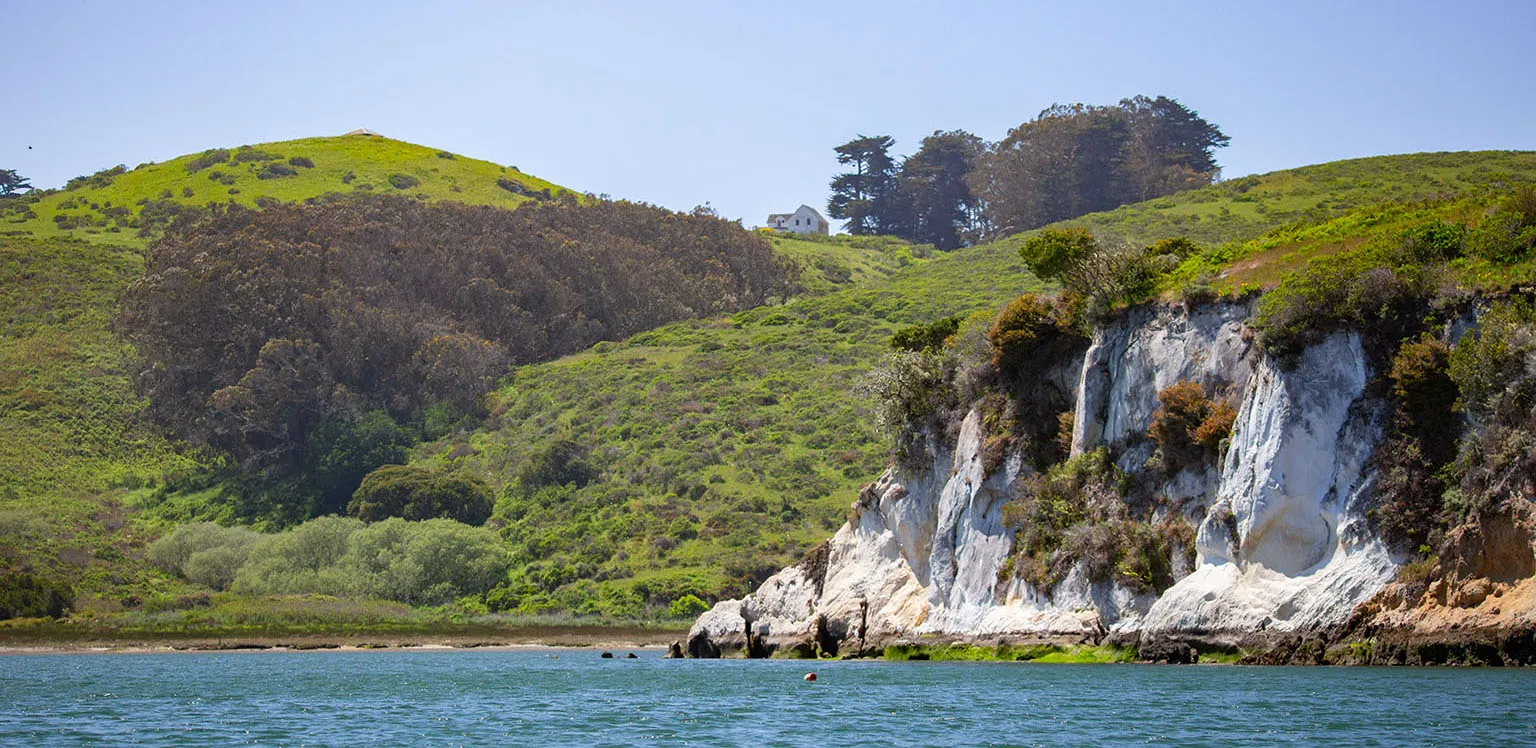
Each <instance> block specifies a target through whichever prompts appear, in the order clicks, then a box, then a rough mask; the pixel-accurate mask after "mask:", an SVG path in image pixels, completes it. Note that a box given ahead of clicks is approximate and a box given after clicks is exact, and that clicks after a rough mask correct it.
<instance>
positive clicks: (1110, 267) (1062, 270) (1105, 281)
mask: <svg viewBox="0 0 1536 748" xmlns="http://www.w3.org/2000/svg"><path fill="white" fill-rule="evenodd" d="M1169 248H1170V249H1172V250H1178V249H1180V248H1181V246H1172V245H1170V247H1169ZM1019 256H1020V257H1022V258H1023V259H1024V263H1025V264H1026V265H1028V266H1029V270H1030V272H1032V273H1034V274H1035V275H1037V276H1039V277H1040V278H1043V279H1045V280H1052V281H1057V282H1059V283H1061V285H1062V286H1063V287H1064V288H1065V289H1066V290H1067V291H1068V292H1070V293H1072V294H1075V295H1078V296H1081V297H1082V298H1083V299H1084V300H1085V301H1086V310H1087V311H1088V313H1089V314H1092V315H1099V314H1104V313H1107V312H1109V311H1111V310H1113V309H1114V308H1115V307H1116V306H1118V305H1120V304H1134V303H1137V302H1140V301H1143V300H1145V299H1146V298H1147V297H1148V296H1149V295H1150V294H1151V293H1152V291H1153V290H1154V289H1155V287H1156V285H1157V274H1158V269H1157V267H1155V263H1153V262H1151V258H1150V256H1149V254H1148V250H1147V249H1143V248H1139V247H1133V246H1131V245H1128V244H1119V243H1108V242H1101V241H1100V240H1099V239H1098V238H1097V237H1095V236H1094V235H1093V234H1091V233H1089V232H1088V230H1087V229H1084V228H1082V227H1077V226H1075V227H1071V228H1065V229H1044V230H1042V231H1041V232H1040V233H1038V234H1036V235H1034V236H1032V237H1030V238H1029V239H1028V240H1027V241H1025V242H1024V245H1023V246H1022V247H1020V248H1019Z"/></svg>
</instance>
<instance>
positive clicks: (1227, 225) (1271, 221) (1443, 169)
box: [1005, 151, 1536, 245]
mask: <svg viewBox="0 0 1536 748" xmlns="http://www.w3.org/2000/svg"><path fill="white" fill-rule="evenodd" d="M1516 182H1527V183H1529V182H1536V152H1531V151H1460V152H1454V153H1413V154H1404V155H1397V156H1374V157H1371V158H1358V159H1350V160H1346V161H1332V162H1329V163H1326V164H1317V165H1314V166H1303V167H1301V168H1298V169H1286V170H1284V171H1276V172H1271V173H1268V174H1261V175H1255V176H1249V177H1242V178H1239V179H1232V180H1229V181H1226V182H1222V183H1219V184H1215V185H1212V186H1210V187H1205V188H1202V189H1198V190H1191V191H1189V192H1181V193H1177V194H1174V195H1169V196H1167V197H1163V198H1158V199H1156V200H1149V201H1146V202H1142V203H1136V204H1134V205H1126V206H1121V207H1119V208H1116V209H1115V210H1109V211H1104V212H1102V213H1094V214H1092V215H1089V216H1084V217H1082V218H1079V219H1074V220H1070V221H1063V222H1062V224H1067V225H1082V226H1086V227H1088V229H1089V230H1091V231H1093V232H1094V233H1095V234H1105V235H1109V236H1116V237H1120V238H1123V239H1127V240H1130V241H1135V242H1150V241H1152V240H1155V239H1160V238H1163V237H1169V236H1187V237H1189V238H1191V239H1194V240H1195V241H1197V242H1200V243H1201V244H1208V245H1214V244H1223V243H1226V242H1230V241H1233V240H1238V239H1248V238H1252V237H1256V236H1259V235H1261V234H1264V233H1265V232H1267V231H1269V230H1271V229H1273V228H1276V227H1279V226H1283V225H1285V224H1289V223H1295V222H1297V221H1310V222H1316V221H1320V220H1325V219H1328V218H1333V217H1336V216H1339V215H1342V214H1344V213H1347V212H1349V211H1350V210H1352V209H1354V208H1359V207H1364V206H1369V205H1375V204H1378V203H1382V202H1389V201H1391V202H1415V201H1419V200H1423V199H1426V198H1432V197H1437V196H1440V195H1446V194H1457V193H1463V192H1467V191H1473V190H1483V189H1488V188H1494V189H1499V188H1502V187H1503V186H1506V185H1509V184H1513V183H1516ZM1023 238H1024V237H1016V238H1015V239H1014V240H1013V241H1010V242H1005V243H1007V244H1010V245H1015V244H1016V243H1017V242H1021V241H1022V240H1023Z"/></svg>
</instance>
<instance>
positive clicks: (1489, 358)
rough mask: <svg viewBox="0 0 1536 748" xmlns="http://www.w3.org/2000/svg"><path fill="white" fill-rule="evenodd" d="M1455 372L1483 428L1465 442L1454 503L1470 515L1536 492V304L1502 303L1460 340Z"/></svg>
mask: <svg viewBox="0 0 1536 748" xmlns="http://www.w3.org/2000/svg"><path fill="white" fill-rule="evenodd" d="M1449 369H1450V377H1451V379H1452V380H1454V381H1455V382H1456V385H1457V387H1458V388H1459V390H1460V394H1461V400H1460V402H1461V404H1462V405H1463V406H1464V407H1465V408H1466V409H1467V410H1468V411H1469V412H1470V413H1471V414H1472V415H1473V416H1474V425H1475V427H1476V430H1475V431H1474V432H1473V433H1472V434H1470V435H1468V437H1467V438H1465V439H1463V440H1462V442H1461V446H1460V450H1459V453H1458V455H1457V458H1456V470H1457V471H1458V472H1459V473H1460V481H1459V483H1458V485H1457V486H1456V487H1455V488H1454V489H1453V490H1452V491H1451V492H1449V494H1448V495H1447V503H1448V504H1450V505H1451V507H1450V508H1451V509H1453V510H1454V511H1455V513H1456V514H1457V515H1458V516H1459V517H1465V516H1468V515H1470V514H1472V513H1475V512H1480V511H1486V510H1491V509H1497V508H1498V506H1499V505H1500V503H1501V502H1502V501H1503V500H1504V499H1505V498H1507V497H1510V496H1516V495H1523V496H1527V497H1529V496H1536V304H1533V303H1532V302H1531V300H1529V299H1524V298H1513V299H1509V300H1505V301H1502V302H1500V303H1498V304H1495V305H1494V306H1493V307H1491V308H1490V309H1489V310H1488V311H1487V312H1486V313H1485V314H1483V315H1482V318H1481V319H1480V320H1479V329H1478V331H1477V333H1476V334H1475V335H1467V336H1465V337H1463V338H1462V339H1461V341H1460V342H1459V343H1457V345H1456V348H1455V350H1454V351H1452V353H1451V356H1450V365H1449Z"/></svg>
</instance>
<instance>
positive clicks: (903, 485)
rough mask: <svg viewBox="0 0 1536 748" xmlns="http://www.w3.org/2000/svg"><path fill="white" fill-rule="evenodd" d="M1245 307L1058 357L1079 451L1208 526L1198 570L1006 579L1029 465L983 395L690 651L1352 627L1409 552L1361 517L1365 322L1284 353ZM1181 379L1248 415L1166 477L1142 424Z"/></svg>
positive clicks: (1163, 639) (1231, 642) (1214, 635)
mask: <svg viewBox="0 0 1536 748" xmlns="http://www.w3.org/2000/svg"><path fill="white" fill-rule="evenodd" d="M1251 311H1252V310H1251V307H1250V306H1249V305H1248V304H1246V303H1226V304H1215V305H1210V306H1207V307H1204V308H1201V309H1198V310H1196V311H1193V312H1189V311H1185V310H1182V309H1176V308H1149V309H1139V310H1135V311H1133V312H1132V313H1131V314H1129V315H1127V316H1126V317H1125V318H1124V319H1122V320H1121V321H1120V322H1118V323H1116V324H1114V325H1111V326H1109V327H1106V328H1103V329H1101V330H1099V331H1098V332H1097V333H1096V334H1095V336H1094V340H1093V343H1092V345H1091V346H1090V347H1089V349H1088V351H1087V353H1086V354H1085V355H1084V356H1083V359H1082V361H1081V363H1080V364H1078V363H1076V362H1069V363H1068V364H1066V365H1064V366H1063V367H1062V368H1061V369H1060V370H1059V371H1057V372H1055V375H1057V376H1062V375H1063V372H1066V373H1067V375H1071V374H1075V375H1076V376H1075V377H1074V379H1075V380H1076V386H1075V403H1076V408H1075V418H1074V430H1073V435H1072V452H1073V453H1074V454H1081V453H1083V452H1085V451H1089V450H1093V449H1096V448H1099V447H1101V446H1102V447H1107V448H1108V449H1109V450H1110V454H1111V455H1112V456H1113V458H1114V460H1115V462H1116V464H1117V465H1118V466H1119V467H1120V469H1121V470H1123V471H1124V472H1125V473H1126V474H1128V475H1130V476H1131V478H1132V482H1133V483H1134V484H1135V485H1136V486H1138V488H1137V489H1136V490H1137V492H1138V494H1139V496H1140V500H1151V501H1153V502H1154V503H1155V505H1156V506H1157V507H1159V508H1158V510H1157V511H1158V512H1160V513H1162V514H1164V515H1166V514H1168V513H1181V514H1183V516H1185V517H1186V518H1188V520H1189V521H1191V522H1192V523H1193V524H1196V525H1197V526H1198V533H1197V536H1196V546H1197V547H1196V549H1195V550H1196V553H1195V563H1194V565H1193V568H1189V565H1188V564H1184V563H1181V560H1182V558H1183V554H1181V553H1175V554H1174V575H1175V576H1176V577H1177V578H1178V581H1177V582H1176V583H1175V584H1173V586H1172V587H1171V588H1168V589H1166V590H1165V591H1163V593H1162V594H1161V595H1159V594H1157V593H1155V592H1153V591H1150V590H1144V591H1139V592H1138V591H1136V590H1133V589H1132V588H1130V587H1128V586H1126V585H1125V584H1123V583H1121V582H1120V581H1117V578H1116V577H1113V576H1111V577H1110V578H1108V579H1101V580H1098V581H1094V580H1091V579H1090V578H1089V575H1088V572H1087V570H1086V567H1085V566H1084V564H1082V563H1079V564H1078V565H1077V566H1075V567H1074V568H1072V569H1071V571H1070V572H1069V573H1067V574H1066V576H1065V578H1063V579H1062V581H1060V582H1059V583H1057V584H1055V585H1054V586H1052V587H1051V588H1049V589H1037V588H1035V587H1034V586H1032V585H1031V584H1029V583H1027V582H1026V581H1024V580H1023V579H1021V578H1018V577H1017V576H1015V575H1013V574H1012V573H1011V571H1010V570H1009V568H1008V559H1009V558H1010V555H1011V554H1012V553H1013V551H1014V533H1013V532H1012V530H1011V529H1010V528H1007V527H1005V525H1004V522H1003V506H1004V505H1005V504H1007V503H1008V502H1009V501H1010V500H1012V499H1013V498H1014V496H1013V491H1012V487H1013V485H1014V482H1015V480H1016V479H1018V478H1019V477H1020V475H1021V473H1028V472H1029V470H1030V469H1029V468H1028V467H1027V466H1025V465H1024V464H1023V461H1022V459H1020V458H1019V457H1018V456H1014V457H1011V458H1009V459H1008V460H1007V461H1006V463H1005V465H1004V466H1003V467H1002V468H1001V469H998V470H995V471H993V472H991V473H988V472H987V471H986V470H985V468H984V464H983V459H982V456H981V452H982V446H983V442H984V440H985V435H984V434H983V429H982V425H981V418H980V416H979V414H978V413H977V412H974V411H973V412H971V413H970V414H969V415H968V416H967V417H966V418H965V420H964V422H963V423H962V425H961V428H960V431H959V437H958V439H956V441H955V443H954V444H940V443H937V439H936V438H935V437H934V436H932V435H931V434H930V435H929V436H928V439H929V442H930V450H929V453H930V454H931V455H933V459H932V460H931V462H928V463H925V464H923V465H920V466H916V467H901V466H896V467H892V468H891V469H889V470H888V471H887V472H886V473H885V475H883V476H882V477H881V478H880V480H878V481H877V482H876V483H874V484H871V485H870V486H868V487H867V488H866V489H865V490H864V491H863V492H862V493H861V495H860V497H859V499H858V501H857V502H856V503H855V504H854V506H853V508H852V511H851V513H850V519H849V522H848V523H847V524H846V525H844V526H843V527H842V528H841V529H840V530H839V531H838V532H837V534H836V536H834V537H833V538H832V539H831V540H830V541H829V543H828V545H827V546H826V547H825V548H824V549H821V550H820V551H818V552H817V553H813V554H812V555H811V556H809V557H808V559H807V560H806V561H803V562H802V563H800V564H798V565H796V566H794V567H791V568H789V569H785V570H784V571H782V572H780V573H779V574H777V575H775V576H774V577H772V578H770V579H769V580H768V581H767V582H765V583H764V584H763V585H762V586H761V587H760V588H759V589H758V590H757V591H756V592H755V593H754V594H753V595H751V596H749V597H748V598H747V599H745V600H740V601H725V602H722V603H720V604H718V605H717V606H715V608H714V609H712V610H710V611H709V612H707V613H705V614H704V615H703V616H702V617H701V618H700V619H699V621H698V622H697V623H696V624H695V626H694V629H693V631H692V632H691V634H690V640H691V642H690V644H691V646H690V649H691V650H692V651H693V654H695V656H711V655H713V654H717V653H719V652H720V651H721V650H725V651H729V650H732V649H738V648H751V649H753V650H754V651H755V653H757V654H766V653H771V652H775V651H777V652H783V651H786V650H789V649H796V648H798V649H800V650H801V651H802V652H803V653H810V652H814V651H819V652H822V653H833V652H841V653H847V652H849V651H852V650H858V651H866V652H868V651H875V650H878V649H880V648H882V647H884V646H886V645H888V644H892V643H897V642H902V641H909V640H917V639H922V640H923V641H945V640H964V641H971V642H976V643H997V642H1004V641H1006V642H1011V643H1025V642H1051V643H1098V642H1100V641H1103V640H1105V639H1106V638H1109V639H1111V640H1112V641H1118V642H1135V643H1140V644H1142V645H1143V646H1144V647H1150V648H1156V647H1160V646H1168V645H1170V644H1171V645H1173V646H1188V645H1189V644H1195V645H1196V646H1201V647H1209V646H1213V645H1214V646H1221V647H1230V646H1238V645H1248V644H1250V643H1251V642H1252V641H1253V640H1254V639H1255V637H1260V638H1262V637H1266V636H1276V635H1292V634H1295V633H1297V632H1317V631H1323V630H1328V629H1333V628H1337V627H1339V626H1341V625H1343V624H1344V623H1345V622H1346V620H1347V619H1348V618H1349V616H1350V613H1351V611H1353V610H1354V609H1355V608H1356V607H1357V606H1358V605H1359V604H1361V603H1362V602H1364V601H1366V600H1368V599H1370V598H1371V597H1372V596H1374V595H1376V594H1378V593H1379V592H1380V591H1381V590H1382V589H1383V587H1384V586H1385V585H1387V584H1388V582H1390V581H1391V580H1392V579H1393V578H1394V576H1395V575H1396V573H1397V570H1398V565H1399V560H1398V559H1394V557H1393V556H1392V554H1391V553H1389V552H1388V550H1387V549H1386V547H1385V546H1384V545H1382V543H1381V542H1380V541H1379V540H1376V539H1375V538H1374V537H1373V536H1372V535H1371V533H1370V532H1369V530H1368V528H1367V526H1366V523H1365V520H1364V517H1365V509H1366V508H1367V505H1368V502H1369V500H1370V492H1371V486H1372V483H1373V475H1372V471H1371V468H1370V463H1369V457H1370V455H1371V453H1372V451H1373V450H1374V448H1375V446H1376V445H1377V443H1378V442H1379V441H1380V439H1381V433H1382V428H1383V426H1382V423H1383V420H1384V414H1385V411H1386V407H1385V405H1384V404H1383V403H1382V402H1381V401H1380V399H1379V398H1377V397H1374V396H1373V395H1372V394H1370V391H1369V388H1368V384H1369V382H1370V379H1371V377H1372V372H1371V371H1370V370H1369V367H1368V365H1367V361H1366V356H1365V353H1364V351H1363V349H1362V345H1361V341H1360V339H1359V337H1358V336H1356V335H1352V334H1346V333H1339V334H1335V335H1333V336H1332V337H1329V338H1327V339H1325V340H1324V341H1323V342H1321V343H1319V344H1317V345H1315V346H1313V347H1312V348H1310V349H1308V350H1306V351H1305V352H1304V353H1303V354H1302V356H1301V358H1300V361H1299V362H1297V363H1296V364H1295V365H1294V366H1293V367H1291V368H1285V367H1282V366H1280V365H1279V364H1278V363H1277V362H1275V361H1273V360H1270V359H1267V358H1265V357H1264V356H1263V355H1261V354H1260V352H1259V351H1258V350H1257V348H1256V347H1255V346H1254V345H1253V342H1252V341H1253V335H1252V333H1251V331H1250V330H1249V329H1248V328H1247V326H1246V320H1247V319H1248V317H1249V316H1250V313H1251ZM1180 381H1194V382H1197V383H1199V384H1200V385H1202V387H1203V388H1204V389H1205V390H1206V391H1208V392H1212V393H1215V394H1216V395H1218V396H1222V397H1225V398H1227V399H1229V400H1230V401H1233V402H1236V403H1239V405H1238V417H1237V421H1236V423H1235V426H1234V431H1233V433H1232V436H1231V439H1230V445H1229V446H1228V448H1227V449H1226V451H1225V457H1224V459H1223V460H1222V461H1221V463H1220V465H1213V464H1197V465H1193V466H1188V467H1184V468H1183V469H1181V470H1179V471H1177V472H1175V473H1173V474H1167V473H1165V472H1164V471H1163V470H1160V469H1157V468H1154V467H1152V466H1149V464H1148V458H1149V457H1150V456H1151V455H1152V453H1153V450H1154V448H1155V445H1154V444H1152V443H1151V442H1150V441H1149V440H1148V439H1147V437H1146V434H1147V431H1148V428H1149V426H1150V424H1151V422H1152V418H1153V415H1154V413H1155V412H1156V410H1157V407H1158V400H1157V395H1158V392H1159V391H1161V390H1163V389H1165V388H1167V387H1169V386H1170V385H1172V384H1174V383H1176V382H1180ZM1181 567H1182V568H1181Z"/></svg>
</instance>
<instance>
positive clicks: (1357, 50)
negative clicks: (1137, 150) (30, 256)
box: [0, 0, 1536, 225]
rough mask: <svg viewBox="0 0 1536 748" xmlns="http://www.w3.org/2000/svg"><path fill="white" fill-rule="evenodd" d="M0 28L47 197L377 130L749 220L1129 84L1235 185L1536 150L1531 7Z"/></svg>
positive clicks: (441, 16) (239, 6)
mask: <svg viewBox="0 0 1536 748" xmlns="http://www.w3.org/2000/svg"><path fill="white" fill-rule="evenodd" d="M1068 5H1070V6H1071V7H1066V6H1068ZM0 19H3V21H4V22H3V23H0V39H3V41H4V44H5V47H4V48H5V49H6V50H7V51H8V54H7V60H8V64H7V67H6V72H5V83H4V84H3V85H0V111H3V112H4V113H5V114H6V116H5V117H4V118H3V121H0V168H7V169H17V170H19V171H21V172H22V173H23V174H25V175H27V176H29V177H31V178H32V180H33V183H34V184H35V185H36V186H39V187H53V186H58V185H61V184H62V183H63V182H64V181H65V180H67V179H68V178H70V177H72V176H76V175H79V174H85V173H90V172H92V171H95V170H97V169H100V168H104V167H108V166H111V165H114V164H118V163H124V164H127V165H129V166H133V165H135V164H138V163H141V162H144V161H159V160H164V159H167V158H171V157H174V156H177V155H180V154H184V153H189V152H193V151H199V150H203V149H205V148H210V147H215V146H233V145H240V144H244V143H259V142H266V141H274V140H286V139H290V138H297V137H306V136H312V135H326V134H339V133H342V132H345V131H347V130H351V129H353V128H357V127H367V128H370V129H373V130H376V131H379V132H381V133H383V134H385V135H387V136H390V137H394V138H399V139H402V140H408V141H412V142H416V143H422V144H426V145H431V146H434V147H438V148H443V149H447V150H451V151H456V152H459V153H463V154H466V155H469V156H474V157H478V158H484V159H488V160H491V161H496V162H498V163H502V164H511V165H516V166H518V167H519V168H521V169H523V170H524V171H526V172H530V173H533V174H537V175H539V176H541V177H544V178H546V179H550V180H552V181H555V182H558V183H561V184H564V185H567V186H570V187H573V188H576V189H578V190H582V191H590V192H597V193H607V194H610V195H612V196H614V197H623V198H629V199H635V200H645V201H647V202H652V203H657V204H660V205H664V206H667V207H669V208H675V209H688V208H691V207H693V206H694V205H698V204H701V203H704V202H706V201H708V202H710V203H712V204H713V205H714V206H715V207H716V208H717V209H718V210H719V211H720V212H721V213H722V214H723V215H725V216H727V217H730V218H742V219H744V221H745V222H746V223H747V225H755V224H758V223H761V222H762V220H763V219H764V217H765V216H766V214H767V213H769V212H770V211H781V210H791V209H793V208H794V207H795V206H796V205H798V204H800V203H802V202H804V203H809V204H811V205H813V206H815V207H817V208H822V207H823V206H824V205H825V202H826V191H827V190H826V186H827V181H828V180H829V179H830V178H831V176H832V175H833V174H834V173H835V172H836V171H837V163H836V161H835V159H834V156H833V152H832V148H833V146H835V145H837V144H839V143H842V142H844V141H846V140H848V139H850V138H852V137H853V136H855V135H857V134H860V133H863V134H877V133H878V134H889V135H892V136H894V137H895V138H896V139H897V151H898V152H900V153H903V154H905V153H910V152H911V151H912V150H915V148H916V145H917V143H918V141H919V140H920V139H921V138H922V137H923V136H924V135H926V134H929V133H931V132H933V131H934V130H938V129H954V128H961V129H965V130H969V131H970V132H973V133H975V134H977V135H980V136H982V137H983V138H986V139H988V140H997V139H1000V138H1001V137H1003V136H1004V135H1006V134H1007V131H1008V129H1009V128H1011V127H1014V126H1017V125H1018V124H1020V123H1021V122H1024V121H1026V120H1028V119H1031V118H1033V117H1034V116H1035V115H1036V114H1038V113H1039V112H1040V110H1042V109H1044V108H1046V107H1047V106H1050V105H1051V104H1053V103H1056V102H1062V103H1068V102H1075V101H1081V102H1085V103H1104V104H1107V103H1113V102H1115V101H1117V100H1119V99H1121V98H1123V97H1126V96H1131V95H1134V94H1138V93H1144V94H1148V95H1158V94H1163V95H1167V96H1172V97H1174V98H1177V99H1179V100H1180V101H1181V102H1183V103H1184V104H1185V105H1187V106H1189V107H1191V108H1193V109H1196V110H1198V111H1199V112H1200V113H1201V115H1202V116H1204V117H1205V118H1206V119H1208V120H1210V121H1211V122H1214V123H1216V124H1217V125H1219V126H1220V127H1221V128H1222V129H1223V130H1224V131H1225V132H1226V133H1227V134H1228V135H1229V136H1231V138H1232V145H1231V147H1229V148H1227V149H1225V150H1223V151H1221V152H1220V153H1219V154H1218V157H1219V160H1220V161H1221V163H1222V164H1223V166H1224V167H1225V174H1226V176H1228V177H1236V176H1242V175H1245V174H1251V173H1259V172H1266V171H1272V170H1275V169H1283V168H1289V167H1293V166H1300V165H1304V164H1310V163H1317V162H1321V161H1330V160H1335V159H1340V158H1350V157H1356V156H1370V155H1378V154H1385V153H1403V152H1413V151H1427V150H1481V149H1522V150H1524V149H1536V74H1533V70H1536V63H1532V61H1531V58H1530V57H1529V52H1528V49H1529V44H1530V43H1531V38H1532V34H1533V32H1536V3H1533V2H1520V1H1510V2H1476V1H1472V2H1463V3H1456V4H1449V3H1444V2H1440V3H1426V2H1393V3H1388V2H1382V3H1375V4H1366V3H1359V2H1326V3H1324V2H1284V3H1281V2H1273V3H1270V2H1259V3H1230V2H1228V3H1206V2H1149V1H1143V2H1135V3H1071V4H1068V3H1022V2H1020V3H1005V2H998V3H980V2H978V3H965V2H949V3H934V2H929V3H905V2H880V3H863V2H849V3H838V2H819V3H800V2H771V3H770V2H760V3H745V2H741V3H735V2H699V3H671V2H657V3H645V4H641V3H629V2H624V3H621V2H610V3H595V2H575V1H568V2H547V3H546V2H433V3H404V2H393V1H391V0H375V1H373V2H366V3H361V2H360V3H355V4H349V3H322V2H284V1H281V0H274V1H270V2H260V3H255V2H240V3H236V2H228V3H226V2H217V3H209V2H187V3H180V2H154V1H153V0H148V1H146V2H142V3H123V2H82V1H80V0H50V2H23V1H21V0H0ZM28 146H31V148H30V149H29V148H28Z"/></svg>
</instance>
